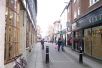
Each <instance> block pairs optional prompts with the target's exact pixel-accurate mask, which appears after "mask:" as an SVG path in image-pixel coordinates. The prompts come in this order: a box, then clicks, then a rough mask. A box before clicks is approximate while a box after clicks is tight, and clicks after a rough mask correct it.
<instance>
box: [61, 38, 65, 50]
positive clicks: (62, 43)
mask: <svg viewBox="0 0 102 68" xmlns="http://www.w3.org/2000/svg"><path fill="white" fill-rule="evenodd" d="M61 46H62V48H61V49H62V51H63V52H65V49H64V46H65V40H64V39H63V37H61Z"/></svg>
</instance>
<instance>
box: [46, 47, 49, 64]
mask: <svg viewBox="0 0 102 68" xmlns="http://www.w3.org/2000/svg"><path fill="white" fill-rule="evenodd" d="M46 63H49V46H46Z"/></svg>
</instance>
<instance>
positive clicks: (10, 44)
mask: <svg viewBox="0 0 102 68" xmlns="http://www.w3.org/2000/svg"><path fill="white" fill-rule="evenodd" d="M14 7H16V8H17V9H19V8H20V7H19V2H18V1H15V0H6V12H5V22H6V26H5V31H6V32H5V54H4V55H5V58H4V59H5V61H6V60H8V59H10V58H13V57H15V56H17V55H18V54H19V42H20V40H19V34H20V32H19V31H20V28H19V27H20V26H19V25H20V22H19V12H18V11H19V10H18V11H16V8H14Z"/></svg>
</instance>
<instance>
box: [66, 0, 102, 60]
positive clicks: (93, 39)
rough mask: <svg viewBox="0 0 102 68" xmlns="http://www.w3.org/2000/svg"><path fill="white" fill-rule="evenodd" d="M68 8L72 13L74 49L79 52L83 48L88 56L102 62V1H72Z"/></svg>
mask: <svg viewBox="0 0 102 68" xmlns="http://www.w3.org/2000/svg"><path fill="white" fill-rule="evenodd" d="M70 7H71V8H70ZM68 8H70V10H68V11H71V13H72V16H71V17H70V18H69V19H72V20H71V22H70V23H71V25H72V27H71V28H72V38H73V45H72V48H73V49H74V50H76V51H79V47H80V46H82V47H83V51H84V53H85V54H86V55H89V56H91V57H95V58H97V59H100V60H102V53H101V51H102V46H101V45H102V44H101V43H102V38H101V34H102V25H101V24H102V1H101V0H84V1H82V0H70V5H69V7H68Z"/></svg>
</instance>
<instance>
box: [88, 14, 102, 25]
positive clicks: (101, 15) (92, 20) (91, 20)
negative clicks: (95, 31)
mask: <svg viewBox="0 0 102 68" xmlns="http://www.w3.org/2000/svg"><path fill="white" fill-rule="evenodd" d="M99 20H102V14H100V15H97V16H94V17H91V18H89V24H90V23H94V22H97V21H99Z"/></svg>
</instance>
